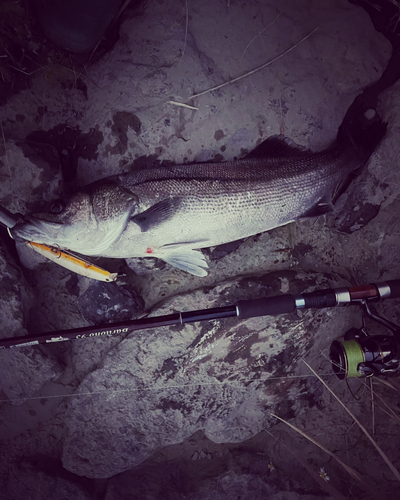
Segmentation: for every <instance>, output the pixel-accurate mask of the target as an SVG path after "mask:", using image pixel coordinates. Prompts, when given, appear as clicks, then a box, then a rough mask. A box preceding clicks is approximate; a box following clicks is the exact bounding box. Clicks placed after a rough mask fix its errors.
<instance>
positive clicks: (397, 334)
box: [329, 299, 400, 380]
mask: <svg viewBox="0 0 400 500" xmlns="http://www.w3.org/2000/svg"><path fill="white" fill-rule="evenodd" d="M360 303H361V304H362V306H363V309H364V312H365V314H366V316H368V317H369V318H371V319H373V320H374V321H376V322H377V323H379V324H380V325H381V326H383V327H384V328H385V329H386V330H389V331H390V332H391V333H390V334H388V335H369V334H368V332H367V329H366V326H365V320H364V318H363V326H362V327H361V328H351V329H350V330H348V331H347V332H346V333H345V334H344V336H343V339H341V340H335V341H334V342H332V344H331V347H330V352H329V357H330V359H331V362H332V368H333V371H334V372H335V374H336V375H337V376H338V377H339V379H341V380H343V379H345V378H351V377H372V376H373V375H385V376H396V375H399V374H400V327H399V326H397V325H396V324H394V323H392V322H391V321H388V320H387V319H385V318H383V317H381V316H379V315H378V314H377V313H376V312H375V311H373V310H372V309H371V306H370V304H369V299H361V300H360Z"/></svg>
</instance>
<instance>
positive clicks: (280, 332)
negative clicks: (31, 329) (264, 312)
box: [63, 271, 354, 477]
mask: <svg viewBox="0 0 400 500" xmlns="http://www.w3.org/2000/svg"><path fill="white" fill-rule="evenodd" d="M337 283H338V281H337V279H335V277H333V276H323V275H315V274H313V273H306V274H305V273H302V272H294V271H286V272H283V273H276V274H272V275H264V276H261V277H259V278H247V279H246V278H243V279H240V280H235V281H233V282H228V283H224V284H220V285H217V286H216V287H213V288H211V289H208V290H204V289H201V290H198V291H194V292H192V293H189V294H185V295H182V296H176V297H174V298H172V299H169V300H168V301H167V302H166V303H165V304H163V306H162V307H160V308H156V309H155V310H154V311H153V312H152V316H153V315H154V316H162V315H166V314H170V313H171V312H173V311H176V310H178V311H180V310H182V309H189V310H196V309H204V308H214V307H223V306H225V305H230V304H235V303H237V301H238V300H242V299H244V298H246V297H248V296H249V295H251V296H255V297H263V296H269V295H273V294H280V293H282V289H284V290H286V291H287V292H288V293H294V294H296V293H300V290H301V291H306V290H307V284H309V286H312V287H313V288H315V287H317V288H318V287H321V288H329V287H331V286H333V287H335V286H337ZM304 287H306V288H305V289H304ZM353 313H354V311H348V314H346V313H343V312H342V311H340V312H339V311H333V312H332V311H328V312H326V311H323V312H319V311H318V312H315V311H312V312H310V311H307V312H304V313H297V314H294V315H293V316H290V315H289V316H286V315H285V316H281V317H278V318H271V317H263V318H252V319H248V320H242V321H238V320H233V319H232V320H229V319H226V320H219V321H210V322H207V323H205V324H201V323H200V324H194V325H190V324H187V325H185V326H184V327H180V326H179V327H177V326H171V327H159V328H157V329H150V330H145V331H143V332H134V333H132V334H131V335H129V336H128V337H127V338H126V339H125V340H123V341H122V342H121V343H120V344H118V346H117V347H116V348H114V349H112V350H111V351H110V352H109V353H108V354H107V355H106V356H105V357H104V358H103V360H102V363H101V366H99V367H98V368H97V370H95V371H93V372H92V373H91V374H90V375H89V376H87V377H86V378H85V380H83V381H82V383H81V385H80V387H79V389H78V391H77V394H79V393H82V397H79V398H77V399H73V400H72V401H71V402H70V404H69V406H68V414H69V421H68V424H67V426H68V433H67V438H66V440H65V444H64V452H63V464H64V467H65V468H66V469H68V470H70V471H72V472H74V473H76V474H81V475H85V476H86V477H109V476H112V475H114V474H117V473H118V472H121V471H122V470H126V469H129V468H131V467H133V466H135V465H138V464H139V463H141V462H142V461H143V460H145V459H146V458H148V457H149V456H151V455H152V454H153V452H154V451H155V450H156V449H157V448H159V447H160V446H166V445H169V444H174V443H179V442H181V441H182V440H184V439H186V438H188V437H189V436H190V435H191V434H193V433H195V432H196V431H198V430H200V429H201V430H203V431H204V433H205V435H206V436H207V437H208V438H209V439H211V440H212V441H214V442H216V443H229V442H241V441H244V440H246V439H249V438H250V437H252V436H253V435H254V434H256V433H257V432H260V431H261V430H262V429H264V428H268V427H270V425H271V424H272V422H273V421H274V419H273V418H272V417H271V416H270V413H271V412H272V413H278V414H279V415H282V418H290V417H292V416H294V415H295V413H296V412H295V410H294V406H296V405H297V404H298V402H295V401H296V400H297V397H296V396H294V395H295V394H297V391H296V390H295V389H294V386H293V382H292V381H291V376H292V375H294V373H295V370H296V364H297V361H298V360H299V359H300V358H301V357H303V356H304V355H305V353H306V352H308V351H309V350H310V349H311V347H313V346H314V344H315V343H319V342H320V339H321V338H323V339H324V342H327V341H329V339H330V332H331V326H330V325H331V322H332V323H335V324H336V325H339V324H342V325H343V327H342V328H344V324H346V323H347V322H348V321H349V320H350V317H351V315H352V314H353ZM349 314H350V316H349ZM108 388H110V390H108ZM88 393H89V394H90V395H89V396H85V395H86V394H88ZM309 396H310V398H312V395H311V393H310V394H309Z"/></svg>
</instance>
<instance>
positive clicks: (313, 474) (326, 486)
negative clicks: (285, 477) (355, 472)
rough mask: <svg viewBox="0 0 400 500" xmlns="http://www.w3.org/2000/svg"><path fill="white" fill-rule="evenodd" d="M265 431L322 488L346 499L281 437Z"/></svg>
mask: <svg viewBox="0 0 400 500" xmlns="http://www.w3.org/2000/svg"><path fill="white" fill-rule="evenodd" d="M265 432H266V433H267V434H269V435H270V436H271V437H273V438H274V439H275V440H276V441H277V442H279V444H280V446H283V448H285V449H286V450H287V451H288V452H289V453H290V454H291V455H292V456H293V457H294V458H295V459H296V460H297V461H298V462H300V463H301V465H302V466H303V467H304V468H305V469H306V470H307V471H308V473H309V474H310V476H311V477H312V478H313V479H314V480H315V481H316V482H317V483H318V484H319V485H320V487H321V488H323V489H324V490H325V491H326V492H327V493H328V494H329V495H330V496H331V497H332V498H334V499H335V500H346V497H344V496H343V495H342V494H341V493H339V491H338V490H337V489H336V488H335V487H334V486H332V485H331V484H329V483H327V482H326V480H324V479H322V477H321V476H320V475H319V474H317V473H316V472H315V470H313V469H312V468H311V467H310V466H309V465H308V464H307V462H306V461H305V460H302V459H301V458H300V457H299V456H298V455H297V454H296V453H294V452H293V450H292V449H290V448H289V447H288V446H286V445H285V444H284V443H281V442H280V441H279V439H278V438H277V437H276V436H274V435H273V434H272V433H271V432H269V431H267V430H266V429H265Z"/></svg>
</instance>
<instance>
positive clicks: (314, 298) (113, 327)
mask: <svg viewBox="0 0 400 500" xmlns="http://www.w3.org/2000/svg"><path fill="white" fill-rule="evenodd" d="M397 297H400V279H398V280H390V281H386V282H383V283H374V284H368V285H362V286H354V287H343V288H327V289H323V290H317V291H314V292H310V293H302V294H299V295H292V294H285V295H276V296H272V297H264V298H259V299H251V300H241V301H239V302H237V304H234V305H229V306H224V307H216V308H211V309H199V310H195V311H187V312H175V313H172V314H167V315H164V316H155V317H152V318H148V317H147V318H140V319H134V320H131V321H124V322H120V323H110V324H108V325H103V326H88V327H83V328H75V329H71V330H60V331H56V332H50V333H40V334H36V335H26V336H20V337H12V338H5V339H0V349H6V348H15V347H26V346H33V345H39V344H51V343H54V342H64V341H67V340H73V339H88V338H98V337H102V336H113V335H118V334H128V333H130V332H133V331H138V330H145V329H148V328H157V327H161V326H171V325H185V324H186V323H194V322H197V321H211V320H216V319H223V318H231V317H236V318H239V319H248V318H254V317H260V316H276V315H278V314H287V313H293V312H295V311H296V310H298V309H313V308H316V309H323V308H327V307H338V306H346V305H354V304H357V305H360V304H361V305H362V306H363V307H364V311H365V312H366V314H367V315H368V316H369V317H370V318H372V319H373V320H375V321H377V322H379V323H380V324H381V325H383V326H384V327H385V328H387V329H389V330H390V332H391V335H385V336H383V335H374V336H370V335H368V334H367V332H366V330H365V327H364V326H363V327H362V328H361V329H354V328H353V329H351V330H349V331H348V332H346V334H345V336H344V338H343V339H342V340H335V341H334V342H333V343H332V345H331V349H330V358H331V361H332V366H333V371H334V373H335V374H336V375H337V376H338V377H339V378H340V379H344V378H347V377H362V376H371V375H397V374H400V357H399V356H400V327H399V326H397V325H396V324H394V323H392V322H390V321H388V320H387V319H385V318H382V317H380V316H379V315H378V314H377V313H376V312H375V311H373V310H372V307H371V302H377V301H379V300H381V299H386V298H397Z"/></svg>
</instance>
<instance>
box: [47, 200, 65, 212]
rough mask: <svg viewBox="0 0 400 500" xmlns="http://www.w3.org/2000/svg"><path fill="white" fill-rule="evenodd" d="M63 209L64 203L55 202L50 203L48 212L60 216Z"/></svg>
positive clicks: (60, 201) (61, 201)
mask: <svg viewBox="0 0 400 500" xmlns="http://www.w3.org/2000/svg"><path fill="white" fill-rule="evenodd" d="M64 208H65V202H64V201H63V200H56V201H54V202H53V203H52V205H51V207H50V211H51V213H53V214H60V213H61V212H62V211H63V210H64Z"/></svg>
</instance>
